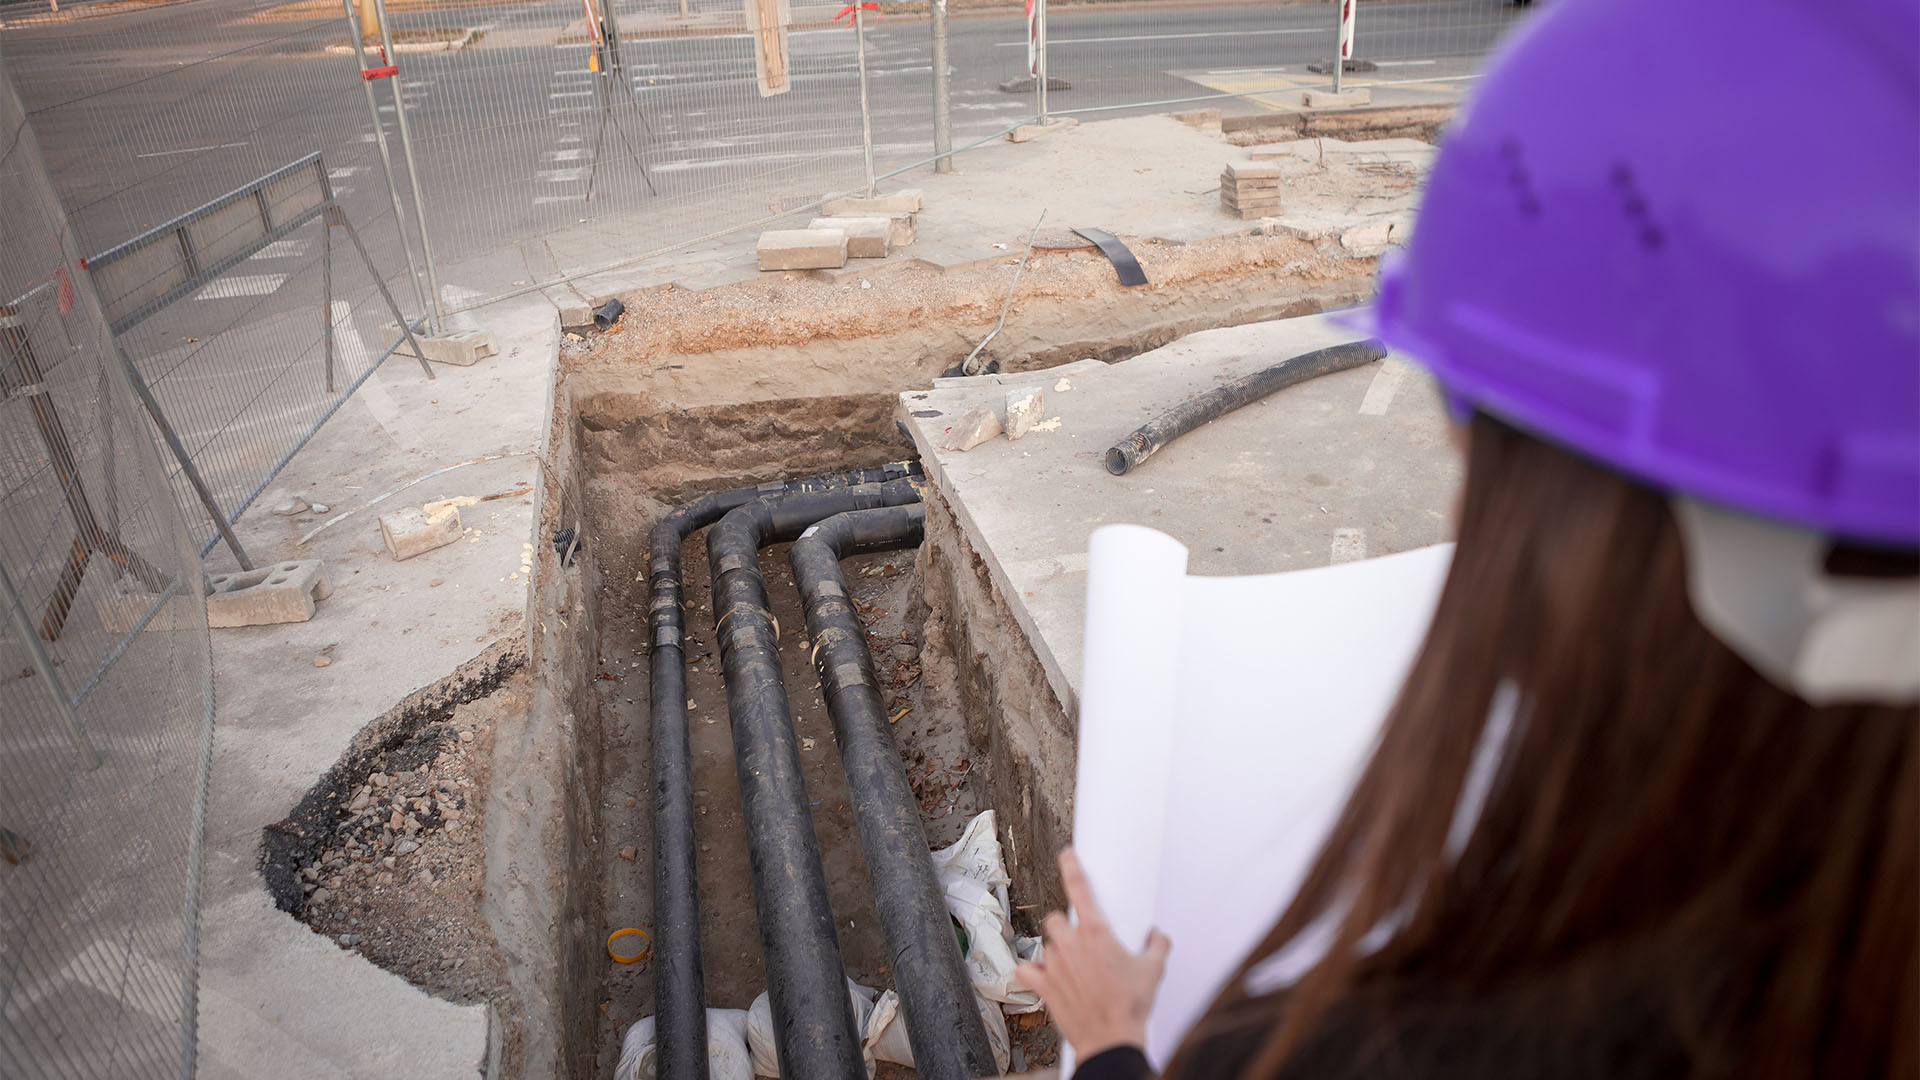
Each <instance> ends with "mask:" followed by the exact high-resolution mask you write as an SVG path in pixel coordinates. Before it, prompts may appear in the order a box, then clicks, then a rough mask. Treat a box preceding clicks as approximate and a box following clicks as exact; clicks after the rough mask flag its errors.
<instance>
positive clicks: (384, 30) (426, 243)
mask: <svg viewBox="0 0 1920 1080" xmlns="http://www.w3.org/2000/svg"><path fill="white" fill-rule="evenodd" d="M373 7H374V10H375V11H376V12H378V13H379V16H380V46H381V48H382V49H384V50H385V51H386V54H387V63H389V64H391V63H393V62H394V56H395V53H394V51H393V28H392V27H391V26H389V25H388V23H387V0H373ZM393 116H394V119H395V120H397V121H399V127H400V153H401V155H402V156H403V157H405V158H406V159H407V182H408V183H409V184H410V185H411V186H412V188H413V211H414V214H415V215H416V216H417V217H418V218H419V219H420V222H419V223H420V255H421V258H422V259H424V260H425V262H426V264H427V293H428V300H430V301H431V302H430V303H429V304H428V305H427V311H426V316H427V328H428V330H429V331H430V332H432V333H434V334H438V333H440V320H441V318H442V316H441V313H440V274H439V271H438V270H436V269H435V268H434V265H433V241H432V240H429V239H427V200H426V196H424V195H422V194H421V193H420V166H419V165H418V164H416V163H415V162H414V160H413V135H412V133H411V132H409V131H408V129H407V100H406V95H405V94H403V93H401V92H400V77H399V76H398V75H395V76H394V80H393ZM376 134H377V133H376Z"/></svg>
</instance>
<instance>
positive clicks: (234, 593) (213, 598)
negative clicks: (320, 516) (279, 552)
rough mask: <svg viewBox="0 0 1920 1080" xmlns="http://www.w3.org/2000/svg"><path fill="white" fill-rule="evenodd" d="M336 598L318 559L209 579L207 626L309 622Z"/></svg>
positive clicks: (324, 568)
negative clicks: (317, 610) (317, 608)
mask: <svg viewBox="0 0 1920 1080" xmlns="http://www.w3.org/2000/svg"><path fill="white" fill-rule="evenodd" d="M332 594H333V583H332V582H331V581H330V580H328V578H327V568H326V567H325V566H323V565H321V562H320V560H318V559H300V560H297V561H294V562H283V563H274V564H273V565H271V566H262V567H259V568H257V569H253V570H242V571H240V572H238V573H233V574H209V575H207V625H208V626H212V627H215V628H219V627H223V626H267V625H270V624H272V623H290V622H306V621H307V620H308V619H311V618H313V608H314V605H315V604H316V603H318V602H320V601H321V600H325V599H326V598H327V597H328V596H331V595H332Z"/></svg>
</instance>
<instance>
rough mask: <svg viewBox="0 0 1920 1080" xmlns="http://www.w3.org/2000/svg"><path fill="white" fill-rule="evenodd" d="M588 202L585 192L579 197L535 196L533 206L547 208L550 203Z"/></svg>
mask: <svg viewBox="0 0 1920 1080" xmlns="http://www.w3.org/2000/svg"><path fill="white" fill-rule="evenodd" d="M586 201H587V196H586V194H585V193H584V192H583V193H581V194H579V195H535V196H534V197H533V205H535V206H545V205H546V204H548V203H557V202H586Z"/></svg>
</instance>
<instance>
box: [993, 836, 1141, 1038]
mask: <svg viewBox="0 0 1920 1080" xmlns="http://www.w3.org/2000/svg"><path fill="white" fill-rule="evenodd" d="M1060 878H1061V880H1062V881H1063V882H1064V883H1065V884H1066V887H1067V902H1068V903H1069V904H1071V905H1072V906H1073V912H1074V915H1075V916H1076V917H1077V919H1078V922H1077V923H1076V922H1068V921H1067V917H1066V915H1064V914H1062V913H1060V912H1058V911H1056V912H1054V913H1053V914H1051V915H1048V916H1047V921H1046V933H1047V947H1046V949H1045V950H1044V951H1043V952H1042V953H1041V954H1040V962H1039V963H1035V964H1021V965H1020V966H1019V967H1017V968H1015V969H1014V975H1015V976H1016V977H1017V978H1019V979H1020V981H1021V982H1024V983H1026V984H1027V986H1028V987H1030V988H1032V989H1033V990H1034V991H1035V992H1036V993H1038V994H1039V995H1040V1000H1041V1001H1043V1002H1045V1003H1046V1006H1047V1014H1048V1015H1049V1016H1050V1017H1052V1019H1053V1022H1054V1024H1055V1026H1057V1027H1058V1028H1059V1029H1060V1034H1061V1036H1062V1037H1063V1038H1065V1039H1066V1040H1067V1042H1068V1043H1070V1044H1071V1045H1072V1046H1073V1049H1074V1051H1075V1052H1076V1053H1078V1054H1079V1055H1080V1060H1082V1061H1085V1060H1087V1059H1089V1058H1091V1057H1093V1056H1094V1055H1095V1054H1098V1053H1100V1052H1102V1051H1104V1050H1111V1049H1113V1048H1114V1047H1116V1046H1138V1047H1145V1046H1146V1042H1147V1012H1148V1010H1150V1009H1151V1008H1152V1007H1153V994H1154V991H1155V990H1156V989H1157V988H1158V987H1159V985H1160V975H1161V973H1162V972H1164V971H1165V970H1166V967H1167V950H1168V948H1170V947H1171V942H1169V941H1168V940H1167V936H1166V935H1165V934H1162V933H1161V932H1160V931H1158V930H1155V931H1154V932H1153V933H1152V934H1150V935H1148V937H1147V949H1146V951H1145V952H1143V953H1141V954H1140V955H1138V956H1135V955H1134V954H1133V953H1130V952H1128V951H1127V948H1126V946H1124V945H1122V944H1120V941H1119V939H1118V938H1115V937H1114V936H1113V931H1112V930H1111V929H1109V928H1108V927H1107V920H1106V916H1104V915H1102V914H1101V913H1100V906H1099V905H1098V904H1096V903H1094V902H1093V889H1092V888H1091V887H1089V886H1088V884H1087V875H1086V874H1085V873H1084V872H1083V871H1082V870H1081V869H1080V860H1078V859H1076V858H1074V856H1073V849H1071V848H1069V849H1067V850H1066V851H1063V852H1061V853H1060Z"/></svg>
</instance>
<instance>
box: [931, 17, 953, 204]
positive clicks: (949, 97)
mask: <svg viewBox="0 0 1920 1080" xmlns="http://www.w3.org/2000/svg"><path fill="white" fill-rule="evenodd" d="M933 153H934V161H933V171H934V172H936V173H950V172H952V171H953V85H952V83H951V82H950V81H949V79H948V77H947V0H933Z"/></svg>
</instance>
